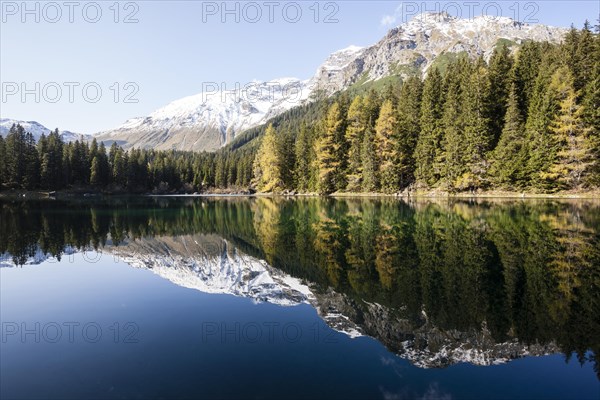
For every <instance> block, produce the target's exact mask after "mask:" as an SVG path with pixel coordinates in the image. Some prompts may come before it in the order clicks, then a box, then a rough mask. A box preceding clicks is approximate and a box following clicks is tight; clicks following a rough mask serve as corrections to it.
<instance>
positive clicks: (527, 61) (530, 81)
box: [512, 41, 543, 116]
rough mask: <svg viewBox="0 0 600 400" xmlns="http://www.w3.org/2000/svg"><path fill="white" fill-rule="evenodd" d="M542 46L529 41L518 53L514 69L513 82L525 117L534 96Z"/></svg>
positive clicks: (520, 108)
mask: <svg viewBox="0 0 600 400" xmlns="http://www.w3.org/2000/svg"><path fill="white" fill-rule="evenodd" d="M542 52H543V49H542V44H540V43H539V42H533V41H527V42H525V43H523V45H522V46H521V48H520V49H519V50H518V52H517V56H516V61H515V63H514V68H513V74H512V75H513V76H512V80H513V82H514V84H515V87H516V89H517V90H516V92H517V96H518V99H519V110H520V111H521V115H523V116H525V114H526V113H527V110H528V109H529V105H530V102H531V97H532V96H533V91H534V85H535V82H536V79H537V76H538V73H539V67H540V63H541V60H542Z"/></svg>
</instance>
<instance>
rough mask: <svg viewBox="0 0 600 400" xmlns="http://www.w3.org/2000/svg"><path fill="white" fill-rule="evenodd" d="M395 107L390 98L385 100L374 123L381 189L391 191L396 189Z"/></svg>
mask: <svg viewBox="0 0 600 400" xmlns="http://www.w3.org/2000/svg"><path fill="white" fill-rule="evenodd" d="M396 115H397V113H396V109H395V107H394V103H393V102H392V100H391V99H388V100H385V101H384V102H383V104H382V105H381V109H380V111H379V118H378V119H377V122H376V124H375V149H376V154H377V157H378V160H377V165H378V167H379V180H380V187H381V190H382V191H383V192H385V193H392V192H394V191H397V190H398V186H399V185H398V171H397V169H396V166H397V158H398V157H397V152H396V151H397V146H396V142H397V137H396V127H397V123H398V121H397V118H396Z"/></svg>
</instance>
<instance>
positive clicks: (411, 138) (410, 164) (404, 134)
mask: <svg viewBox="0 0 600 400" xmlns="http://www.w3.org/2000/svg"><path fill="white" fill-rule="evenodd" d="M422 91H423V85H422V82H421V79H419V78H418V77H412V78H410V79H408V80H407V81H406V83H404V85H402V89H401V91H400V98H399V99H398V124H397V133H398V135H397V141H396V153H397V155H398V158H397V167H396V168H397V171H398V180H399V187H400V189H404V188H405V187H407V186H408V185H410V184H412V183H413V182H414V180H415V169H416V165H415V149H416V147H417V140H418V138H419V133H420V131H421V121H420V119H421V95H422Z"/></svg>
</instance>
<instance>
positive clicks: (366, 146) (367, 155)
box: [361, 128, 379, 193]
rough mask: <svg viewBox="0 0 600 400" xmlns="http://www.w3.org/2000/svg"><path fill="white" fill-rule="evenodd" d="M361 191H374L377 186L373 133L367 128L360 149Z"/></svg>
mask: <svg viewBox="0 0 600 400" xmlns="http://www.w3.org/2000/svg"><path fill="white" fill-rule="evenodd" d="M361 159H362V191H363V192H365V193H367V192H375V191H377V189H378V188H379V173H378V165H377V154H376V150H375V134H374V133H373V131H372V130H371V128H369V129H367V131H366V132H365V135H364V137H363V143H362V149H361Z"/></svg>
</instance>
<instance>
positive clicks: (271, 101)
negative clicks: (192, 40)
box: [97, 13, 566, 151]
mask: <svg viewBox="0 0 600 400" xmlns="http://www.w3.org/2000/svg"><path fill="white" fill-rule="evenodd" d="M565 32H566V29H563V28H554V27H549V26H544V25H528V24H524V23H520V22H516V21H514V20H512V19H510V18H505V17H487V16H480V17H476V18H472V19H459V18H455V17H452V16H450V15H448V14H446V13H425V14H421V15H419V16H416V17H414V18H413V19H412V20H411V21H409V22H407V23H406V24H403V25H401V26H398V27H396V28H393V29H391V30H390V31H389V32H388V34H387V35H386V36H385V37H384V38H383V39H381V40H380V41H379V42H378V43H376V44H374V45H372V46H369V47H366V48H363V47H357V46H350V47H347V48H345V49H342V50H339V51H336V52H334V53H332V54H331V55H330V56H329V57H328V58H327V59H326V60H325V62H324V63H323V64H322V65H321V66H320V67H318V68H317V71H316V73H315V75H314V76H313V77H311V78H309V79H307V80H298V79H293V78H284V79H275V80H272V81H269V82H253V83H251V84H249V85H247V86H246V87H245V88H244V87H242V88H237V89H232V90H224V91H211V92H205V93H200V94H197V95H194V96H189V97H185V98H183V99H180V100H176V101H174V102H172V103H170V104H168V105H167V106H165V107H163V108H161V109H159V110H156V111H155V112H153V113H152V114H150V115H149V116H147V117H140V118H134V119H130V120H128V121H126V122H125V123H124V124H123V125H121V126H119V127H117V128H115V129H113V130H109V131H105V132H100V133H98V134H97V137H98V139H99V140H103V141H105V142H108V143H110V142H113V141H116V142H117V143H119V144H121V145H122V146H124V147H126V148H127V147H138V148H155V149H179V150H209V151H212V150H216V149H218V148H220V147H222V146H224V145H225V144H227V143H229V142H230V141H231V139H233V138H234V137H235V136H236V135H237V134H239V133H241V132H242V131H244V130H246V129H249V128H252V127H255V126H258V125H261V124H263V123H265V122H267V121H268V120H269V119H270V118H272V117H275V116H277V115H279V114H281V113H282V112H284V111H287V110H289V109H291V108H293V107H295V106H297V105H300V104H302V103H303V102H307V101H310V99H312V98H314V97H315V96H314V95H315V94H317V93H318V94H319V95H331V94H333V93H335V92H338V91H340V90H344V89H347V88H349V87H350V86H352V85H358V84H364V83H366V82H370V81H374V80H378V79H381V78H384V77H387V76H391V75H398V76H402V77H406V76H408V75H415V74H425V73H426V72H427V70H428V69H429V68H430V67H431V66H432V65H435V63H436V61H437V60H438V59H440V57H444V55H446V54H449V53H454V54H456V53H464V54H467V55H468V56H470V57H476V56H479V55H483V56H484V57H486V58H489V56H490V55H491V54H492V52H493V50H494V48H495V47H496V46H497V45H498V44H500V43H505V44H507V45H509V46H511V47H515V46H518V45H520V44H521V43H522V42H523V41H525V40H535V41H550V42H558V41H560V40H561V39H562V37H563V36H564V34H565Z"/></svg>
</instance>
